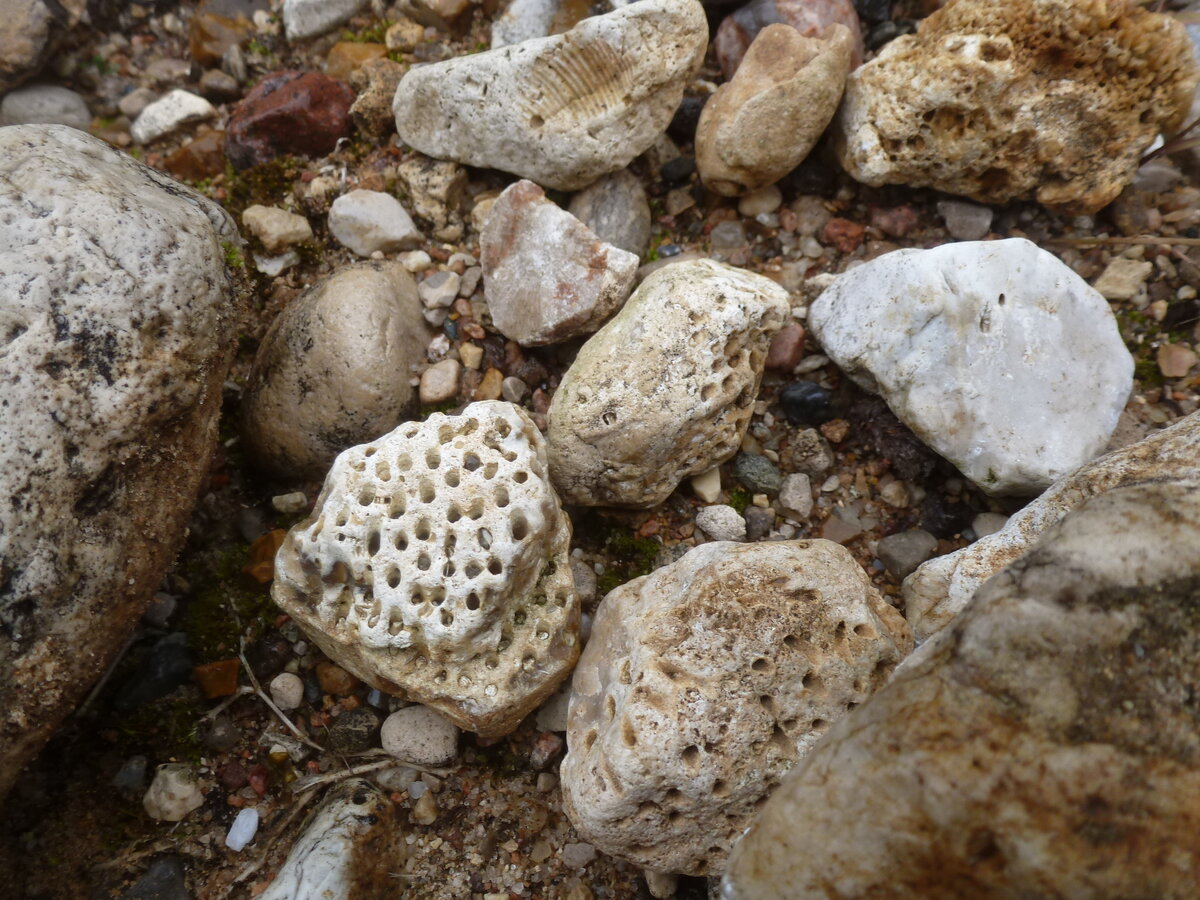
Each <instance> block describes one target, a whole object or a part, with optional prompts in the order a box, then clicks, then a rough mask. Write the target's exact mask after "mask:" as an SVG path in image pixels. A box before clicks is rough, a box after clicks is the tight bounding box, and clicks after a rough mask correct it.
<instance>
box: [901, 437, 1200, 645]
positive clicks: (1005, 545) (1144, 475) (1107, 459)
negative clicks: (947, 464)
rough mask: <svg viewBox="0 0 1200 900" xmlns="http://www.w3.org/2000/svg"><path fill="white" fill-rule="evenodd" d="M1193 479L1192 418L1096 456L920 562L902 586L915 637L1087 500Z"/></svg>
mask: <svg viewBox="0 0 1200 900" xmlns="http://www.w3.org/2000/svg"><path fill="white" fill-rule="evenodd" d="M1197 477H1200V413H1192V414H1191V415H1190V416H1188V417H1187V418H1185V419H1182V420H1181V421H1179V422H1177V423H1175V424H1174V425H1172V426H1171V427H1170V428H1164V429H1163V430H1162V431H1158V432H1156V433H1154V434H1152V435H1150V436H1149V437H1147V438H1145V439H1144V440H1141V441H1138V442H1137V443H1135V444H1130V445H1128V446H1126V447H1123V448H1121V449H1120V450H1116V451H1114V452H1112V453H1109V454H1107V455H1106V456H1102V457H1100V458H1099V459H1097V460H1095V461H1094V462H1092V463H1089V464H1088V465H1086V466H1083V467H1082V468H1080V469H1078V470H1076V471H1075V472H1072V473H1071V474H1070V475H1067V476H1066V477H1065V478H1062V479H1060V480H1059V481H1057V482H1056V483H1055V484H1053V485H1052V486H1051V487H1050V488H1049V489H1048V490H1047V491H1046V492H1045V493H1044V494H1042V495H1041V496H1040V497H1038V498H1037V499H1036V500H1034V501H1033V502H1032V503H1030V504H1029V505H1028V506H1026V507H1025V508H1024V509H1022V510H1021V511H1020V512H1017V513H1015V514H1013V516H1012V517H1010V518H1009V520H1008V524H1007V525H1005V526H1004V527H1003V528H1001V529H1000V530H999V531H997V532H995V533H993V534H989V535H988V536H987V537H984V538H980V539H979V540H978V541H976V542H975V543H973V544H971V545H970V546H969V547H964V548H963V549H961V550H956V551H955V552H954V553H950V554H947V555H946V556H939V557H938V558H937V559H932V560H930V561H929V562H927V563H925V564H924V565H923V566H921V567H920V568H919V569H917V571H916V572H914V573H913V574H912V575H910V576H909V577H908V578H906V579H905V581H904V602H905V610H906V615H907V616H908V621H909V624H910V625H911V626H912V628H913V632H914V633H915V634H916V636H917V638H918V639H919V640H924V639H925V638H927V637H929V636H930V635H932V634H934V633H935V632H937V631H940V630H941V629H943V628H945V627H946V626H947V625H948V624H949V623H950V622H951V621H952V620H953V619H954V618H955V616H957V615H958V614H959V613H960V612H961V611H962V610H963V608H964V607H966V605H967V603H968V602H969V601H970V599H971V598H972V597H973V596H974V595H975V592H976V591H977V590H978V589H979V588H980V587H981V586H982V585H983V583H984V582H985V581H987V580H988V579H989V578H991V577H992V576H993V575H995V574H996V573H997V572H999V571H1000V570H1001V569H1003V568H1004V567H1005V566H1007V565H1009V564H1010V563H1012V562H1013V561H1015V560H1017V559H1019V558H1020V557H1022V556H1023V555H1024V554H1025V553H1026V552H1027V551H1028V550H1029V548H1030V547H1031V546H1032V545H1033V544H1034V542H1035V541H1037V540H1038V538H1039V537H1041V535H1042V533H1043V532H1045V531H1046V530H1047V529H1049V528H1050V527H1052V526H1053V525H1055V524H1056V523H1058V522H1059V521H1060V520H1061V519H1062V518H1063V517H1064V516H1065V515H1067V513H1069V512H1071V510H1073V509H1074V508H1075V507H1077V506H1079V505H1080V504H1081V503H1083V502H1084V501H1085V500H1087V499H1088V498H1089V497H1094V496H1096V495H1097V494H1103V493H1105V492H1106V491H1110V490H1112V489H1114V488H1117V487H1123V486H1125V485H1131V484H1141V483H1143V482H1152V481H1159V480H1164V479H1183V478H1197Z"/></svg>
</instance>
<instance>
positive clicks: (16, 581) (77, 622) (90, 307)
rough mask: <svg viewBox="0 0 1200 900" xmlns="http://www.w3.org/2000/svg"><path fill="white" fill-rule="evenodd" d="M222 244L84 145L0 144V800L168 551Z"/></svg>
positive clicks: (211, 342)
mask: <svg viewBox="0 0 1200 900" xmlns="http://www.w3.org/2000/svg"><path fill="white" fill-rule="evenodd" d="M238 242H239V238H238V236H237V229H236V227H235V226H234V224H233V220H232V219H230V218H229V216H228V215H227V214H226V213H225V212H224V211H223V210H222V209H221V208H220V207H219V206H217V205H216V204H214V203H212V202H210V201H208V200H206V199H205V198H203V197H201V196H200V195H198V194H196V193H193V192H192V191H191V190H189V189H187V188H185V187H183V186H182V185H180V184H178V183H176V182H174V181H172V180H171V179H170V178H168V177H167V176H165V175H162V174H160V173H159V172H156V171H154V170H153V169H150V168H147V167H146V166H143V165H142V164H140V163H138V162H136V161H134V160H133V159H130V158H129V157H128V156H126V155H124V154H123V153H120V152H118V151H117V150H114V149H113V148H112V147H110V146H109V145H108V144H106V143H104V142H103V141H100V140H97V139H96V138H93V137H90V136H89V135H86V134H84V133H82V132H80V131H76V130H75V129H73V128H67V127H64V126H61V125H14V126H10V127H7V128H0V378H2V381H3V387H0V473H2V475H0V497H3V498H4V502H3V503H2V504H0V585H2V587H0V631H3V634H4V639H3V640H2V641H0V710H2V712H0V796H2V795H3V794H4V793H5V791H6V790H7V788H8V786H9V785H10V784H11V783H12V780H13V779H14V778H16V777H17V776H18V774H19V772H20V769H21V766H22V764H23V763H24V762H25V761H26V760H28V759H29V758H30V757H32V756H33V754H34V753H36V752H37V750H38V749H39V748H40V747H41V745H42V743H43V742H44V741H45V740H46V738H47V737H48V736H49V735H50V732H51V731H52V730H53V729H54V727H55V726H56V725H57V724H58V722H59V721H60V720H61V719H62V718H63V717H64V716H65V715H66V714H67V712H69V710H70V709H71V707H72V705H73V704H74V703H75V702H76V701H77V700H79V699H81V698H82V697H83V695H84V693H85V692H86V691H87V690H88V689H89V688H90V687H91V686H92V684H93V683H94V682H95V680H96V679H97V678H99V677H100V675H101V673H102V672H103V671H104V669H105V667H106V666H107V665H108V664H109V662H110V661H111V660H112V658H113V656H114V655H115V654H116V653H117V651H118V649H119V648H120V647H121V646H122V645H123V644H124V643H125V640H126V638H127V637H128V635H129V633H130V630H131V629H132V628H133V626H134V624H135V623H136V622H137V619H138V616H140V615H141V613H142V611H143V610H144V608H145V606H146V604H147V603H148V602H149V600H150V598H151V596H152V595H153V593H154V591H155V590H157V589H158V586H159V584H160V582H161V580H162V576H163V573H164V572H165V571H166V568H167V566H168V565H169V564H170V562H171V560H172V558H173V557H174V555H175V552H176V551H177V550H178V548H179V546H180V544H181V543H182V541H183V537H184V533H185V530H186V525H187V521H188V517H189V515H190V513H191V508H192V504H193V501H194V500H195V496H196V492H197V490H198V489H199V487H200V483H201V482H202V481H203V480H204V478H205V472H207V470H208V459H209V455H210V454H211V453H212V449H213V447H214V446H215V442H216V437H217V417H218V415H219V413H220V408H221V384H222V382H223V381H224V380H225V373H226V372H227V371H228V367H229V357H230V355H231V353H232V350H233V346H232V345H233V341H232V337H231V333H230V332H231V326H232V320H233V317H234V315H235V313H236V312H237V308H236V304H235V296H236V291H235V287H234V283H233V281H232V280H231V279H230V277H229V274H228V272H227V270H226V268H225V253H226V248H227V247H230V246H232V245H234V244H236V243H238ZM223 244H224V246H223Z"/></svg>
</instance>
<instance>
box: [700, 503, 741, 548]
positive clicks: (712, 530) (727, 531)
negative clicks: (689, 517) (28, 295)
mask: <svg viewBox="0 0 1200 900" xmlns="http://www.w3.org/2000/svg"><path fill="white" fill-rule="evenodd" d="M696 527H697V528H699V529H700V530H701V531H703V532H704V533H705V535H707V536H708V539H709V540H710V541H744V540H745V539H746V520H745V519H743V518H742V514H741V513H739V512H738V511H737V510H736V509H734V508H733V507H732V506H726V505H724V504H718V505H716V506H705V507H704V508H703V509H700V510H698V511H697V512H696Z"/></svg>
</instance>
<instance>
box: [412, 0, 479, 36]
mask: <svg viewBox="0 0 1200 900" xmlns="http://www.w3.org/2000/svg"><path fill="white" fill-rule="evenodd" d="M399 8H400V10H401V11H402V12H403V13H404V14H405V15H407V16H409V17H411V18H413V19H415V20H416V21H418V22H420V23H421V24H422V25H425V26H428V27H429V28H436V29H438V30H439V31H447V32H448V31H451V30H452V29H453V28H454V27H455V24H456V23H457V22H458V20H459V19H460V18H461V17H462V15H463V13H465V12H466V11H467V10H468V9H470V8H471V0H400V3H399Z"/></svg>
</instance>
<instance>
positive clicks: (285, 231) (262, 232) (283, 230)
mask: <svg viewBox="0 0 1200 900" xmlns="http://www.w3.org/2000/svg"><path fill="white" fill-rule="evenodd" d="M242 224H243V225H245V226H246V227H247V228H249V229H250V233H251V234H253V235H254V236H255V237H256V238H258V239H259V240H260V241H262V245H263V246H264V247H266V248H267V252H268V253H282V252H283V251H284V250H286V249H287V248H288V247H290V246H291V245H292V244H299V243H302V242H303V241H311V240H312V236H313V231H312V226H311V225H309V224H308V219H306V218H304V216H299V215H296V213H291V212H288V211H287V210H286V209H280V208H279V207H277V206H258V205H255V206H248V207H246V210H245V212H243V213H242Z"/></svg>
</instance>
